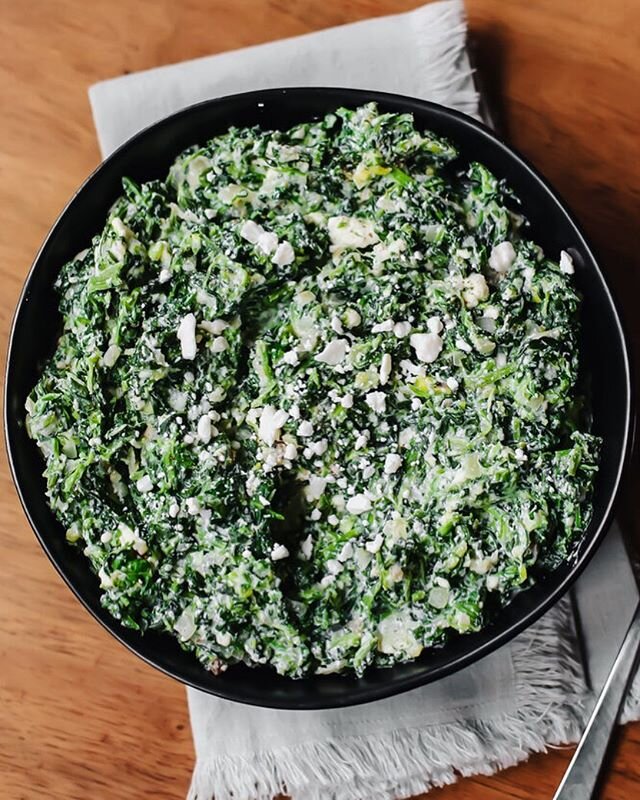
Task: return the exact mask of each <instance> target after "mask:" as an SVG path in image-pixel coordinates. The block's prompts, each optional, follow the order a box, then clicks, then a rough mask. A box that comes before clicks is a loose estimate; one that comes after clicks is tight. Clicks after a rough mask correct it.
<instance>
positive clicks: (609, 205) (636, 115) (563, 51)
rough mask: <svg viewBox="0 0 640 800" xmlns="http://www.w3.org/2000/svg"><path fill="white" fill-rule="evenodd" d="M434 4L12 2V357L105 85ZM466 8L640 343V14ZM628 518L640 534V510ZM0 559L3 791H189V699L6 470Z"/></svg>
mask: <svg viewBox="0 0 640 800" xmlns="http://www.w3.org/2000/svg"><path fill="white" fill-rule="evenodd" d="M417 4H418V3H417V2H412V1H411V0H398V1H397V2H394V1H393V0H324V2H313V1H312V0H297V2H296V0H291V1H290V2H286V0H235V2H233V1H232V2H229V1H228V0H179V1H178V2H177V1H176V0H159V1H158V2H150V1H147V0H137V1H136V2H133V0H129V2H128V1H127V0H109V1H108V2H107V0H92V1H90V2H87V0H55V2H53V0H49V1H47V0H22V1H21V2H15V0H0V30H1V31H2V45H1V46H0V109H1V112H0V113H1V121H0V214H1V220H2V224H1V225H0V281H1V283H0V324H1V330H2V333H1V336H2V349H3V353H4V350H5V348H6V338H7V331H8V328H9V324H10V319H11V315H12V313H13V309H14V305H15V302H16V300H17V297H18V293H19V291H20V287H21V285H22V282H23V280H24V278H25V275H26V274H27V270H28V268H29V265H30V263H31V260H32V258H33V255H34V253H35V252H36V249H37V247H38V245H39V243H40V241H41V240H42V238H43V237H44V235H45V233H46V232H47V229H48V228H49V226H50V225H51V223H52V222H53V220H54V219H55V217H56V215H57V213H58V212H59V210H60V209H61V207H62V206H63V204H64V203H65V201H66V199H67V198H68V197H69V196H70V194H71V192H72V191H73V190H74V188H75V187H76V186H77V185H78V184H79V183H80V182H81V180H82V179H83V178H84V177H85V176H86V175H87V174H88V173H89V172H90V171H91V170H92V169H93V168H94V167H95V165H96V164H97V163H98V160H99V154H98V148H97V145H96V139H95V135H94V129H93V125H92V121H91V115H90V111H89V104H88V101H87V88H88V86H89V85H90V84H91V83H93V82H95V81H97V80H100V79H102V78H107V77H111V76H115V75H120V74H123V73H126V72H131V71H135V70H140V69H145V68H148V67H153V66H157V65H160V64H166V63H171V62H175V61H180V60H183V59H187V58H193V57H195V56H202V55H206V54H209V53H214V52H218V51H223V50H229V49H233V48H237V47H242V46H245V45H250V44H255V43H258V42H262V41H267V40H269V39H274V38H278V37H283V36H292V35H295V34H300V33H305V32H307V31H311V30H314V29H318V28H324V27H328V26H331V25H335V24H340V23H344V22H349V21H353V20H356V19H361V18H365V17H369V16H374V15H380V14H384V13H391V12H397V11H403V10H407V9H409V8H411V7H413V6H415V5H417ZM467 7H468V14H469V23H470V29H471V31H472V32H473V33H474V34H475V35H476V37H477V38H478V41H479V46H480V56H479V64H480V68H481V70H482V73H483V75H484V77H485V80H486V81H487V83H488V86H489V89H490V91H491V93H492V94H493V95H494V97H495V98H496V99H497V100H498V101H499V103H500V107H501V110H502V115H503V121H504V123H505V125H506V130H507V132H508V135H509V137H510V139H511V141H512V142H513V143H514V144H515V145H516V146H517V147H518V148H520V149H521V150H522V151H523V152H524V153H525V154H526V155H527V156H529V157H530V158H531V160H532V161H533V162H534V163H535V164H537V166H538V167H539V168H540V169H541V170H542V171H543V173H545V174H546V176H547V177H548V178H549V179H550V180H551V181H552V182H553V183H554V184H555V185H556V186H557V187H558V189H559V190H560V191H561V193H562V194H564V195H565V197H566V198H567V199H568V201H569V202H570V204H571V205H572V206H573V208H574V209H575V211H576V213H577V215H578V217H579V218H580V219H581V221H582V222H583V224H584V226H585V228H586V230H587V233H588V234H589V236H590V237H591V239H592V241H593V242H594V244H595V246H596V248H597V249H598V250H599V251H600V253H601V254H602V258H603V263H604V264H605V266H606V269H607V271H608V273H609V274H610V276H611V279H612V281H613V283H614V286H615V287H616V288H617V290H618V294H619V297H620V298H621V300H622V303H623V306H625V307H626V311H627V322H628V328H629V332H630V335H631V338H632V340H634V341H635V342H636V344H637V343H638V342H639V341H640V315H638V313H637V310H636V307H635V303H637V298H638V296H639V293H640V278H639V276H640V271H639V269H638V251H639V249H640V248H639V245H638V222H639V211H640V207H639V206H640V204H639V202H638V200H639V195H638V190H639V188H640V158H638V156H639V152H638V134H637V127H638V123H639V122H640V40H639V33H640V14H639V13H638V10H639V4H638V2H637V0H606V1H605V0H468V3H467ZM34 335H37V332H34ZM3 360H4V356H3ZM637 477H638V475H637V473H636V474H635V475H634V476H632V480H633V482H634V483H635V484H636V485H637ZM628 497H629V492H627V498H628ZM623 506H624V508H623V512H625V513H626V517H627V524H635V525H636V527H635V530H636V533H637V532H638V527H637V522H636V521H635V520H634V519H633V516H632V513H631V512H632V504H631V503H630V502H629V501H628V500H627V501H626V502H624V503H623ZM0 553H1V554H0V797H2V798H7V800H32V798H50V799H51V800H76V799H77V800H86V799H87V798H97V799H98V800H125V799H126V800H131V798H134V799H137V798H143V797H153V798H154V799H155V800H161V799H162V798H171V800H175V798H182V797H184V796H185V792H186V788H187V785H188V781H189V776H190V771H191V766H192V760H193V752H192V745H191V739H190V732H189V724H188V719H187V714H186V707H185V693H184V690H183V688H182V687H181V686H180V685H178V684H177V683H175V682H173V681H172V680H170V679H169V678H165V677H163V676H162V675H160V674H159V673H158V672H156V671H155V670H153V669H152V668H150V667H147V666H146V665H145V664H143V663H142V662H141V661H139V660H138V659H137V658H135V657H134V656H133V655H131V654H130V653H128V652H127V651H125V649H124V648H122V647H121V646H120V645H119V644H118V643H117V642H115V640H113V639H111V638H110V637H109V635H108V634H107V633H106V632H105V631H104V630H102V628H101V627H100V626H98V625H97V624H96V623H95V622H93V620H92V619H91V618H90V617H89V615H88V614H87V613H86V612H85V611H84V610H83V609H82V608H81V606H80V605H79V604H78V603H77V602H76V601H75V600H74V599H73V597H72V596H71V593H70V592H69V591H68V589H67V588H66V587H65V586H64V585H63V583H62V581H61V580H60V579H59V578H58V577H57V575H56V574H55V572H54V570H53V569H52V567H51V566H50V565H49V563H48V561H47V559H46V558H45V557H44V555H43V554H42V552H41V551H40V547H39V545H38V544H37V543H36V540H35V538H34V536H33V534H32V533H31V531H30V529H29V527H28V525H27V523H26V521H25V519H24V517H23V514H22V511H21V509H20V507H19V504H18V501H17V499H16V496H15V493H14V490H13V486H12V483H11V479H10V477H9V472H8V468H7V464H6V458H4V456H3V457H2V462H1V464H0ZM570 752H571V751H570V750H568V749H563V750H554V751H553V752H551V753H549V754H547V755H540V756H536V757H533V758H531V759H530V761H529V762H528V763H527V764H525V765H521V766H519V767H516V768H513V769H510V770H507V771H506V772H503V773H502V774H500V775H497V776H495V777H492V778H485V777H480V778H474V779H466V780H463V781H461V782H460V783H459V784H457V785H455V786H451V787H448V788H446V789H442V790H437V791H434V792H433V793H431V795H430V798H432V800H469V799H470V798H473V799H474V800H489V798H491V800H506V798H523V800H524V799H525V798H526V800H538V799H541V798H550V797H551V796H552V794H553V790H554V788H555V786H556V785H557V783H558V782H559V780H560V777H561V775H562V772H563V770H564V768H565V766H566V764H567V762H568V759H569V757H570ZM639 787H640V724H635V725H630V726H627V727H626V728H625V729H624V731H623V733H622V735H621V737H620V744H619V747H618V750H617V755H616V759H615V763H614V765H613V770H612V772H611V773H610V776H609V778H608V781H607V783H606V785H605V787H604V792H603V797H604V798H606V799H607V800H631V798H635V797H638V795H639V794H640V788H639ZM239 800H242V798H240V799H239ZM363 800H366V798H363Z"/></svg>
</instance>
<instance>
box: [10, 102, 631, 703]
mask: <svg viewBox="0 0 640 800" xmlns="http://www.w3.org/2000/svg"><path fill="white" fill-rule="evenodd" d="M370 100H375V101H376V102H377V103H378V104H379V106H380V107H381V108H382V109H383V110H385V111H402V112H406V111H410V112H412V113H413V115H414V117H415V121H416V124H417V126H418V127H419V128H429V129H431V130H433V131H435V132H436V133H437V134H440V135H442V136H446V137H448V138H449V139H451V141H453V142H454V143H455V145H456V146H457V147H458V148H459V150H460V153H461V161H462V162H463V163H464V162H465V161H469V160H478V161H481V162H483V163H484V164H486V165H487V166H488V167H489V168H490V169H491V170H493V172H494V173H496V174H497V175H498V176H499V177H501V178H505V179H506V180H507V181H508V183H509V184H510V186H511V187H512V188H513V189H514V190H515V192H516V193H517V195H518V196H519V197H520V198H521V200H522V204H523V210H524V213H525V214H526V216H527V218H528V219H529V221H530V223H531V225H532V229H533V236H534V238H535V240H536V241H537V242H539V243H540V244H541V245H542V246H543V247H544V249H545V251H546V252H548V253H549V254H550V255H554V256H558V254H559V252H560V250H561V249H565V250H569V251H570V252H571V255H572V256H573V259H574V262H575V264H576V266H577V269H576V279H577V281H578V284H579V287H580V290H581V291H582V294H583V296H584V303H583V308H582V313H583V332H584V335H583V338H584V341H583V344H582V358H583V363H584V364H585V366H586V368H587V370H588V371H589V372H590V375H591V379H592V387H593V390H592V391H593V415H594V432H595V433H597V434H598V435H600V436H601V437H602V438H603V441H604V447H603V451H602V462H601V467H600V471H599V473H598V476H597V480H596V485H595V496H594V501H593V505H594V510H593V519H592V522H591V524H590V525H589V528H588V530H587V532H586V535H585V536H584V540H583V542H582V543H581V545H580V547H579V548H578V550H577V552H576V554H575V557H574V558H573V559H572V560H571V562H570V563H567V564H565V565H564V566H563V567H562V568H560V569H558V570H557V571H556V572H555V573H554V574H552V575H550V576H549V577H548V578H547V579H546V580H544V581H543V582H541V583H539V584H537V585H536V586H534V587H533V588H530V589H527V590H526V591H523V592H522V593H521V594H519V595H518V596H517V597H516V598H515V599H514V600H513V602H512V603H511V604H510V605H509V606H508V607H507V608H506V609H504V610H503V611H502V612H501V613H500V614H499V616H498V617H497V618H496V620H495V621H494V622H493V624H491V625H490V626H488V627H487V628H485V629H484V630H482V631H481V632H479V633H475V634H471V635H466V636H459V637H458V638H456V639H454V640H452V641H451V642H449V643H448V644H447V645H445V646H444V647H440V648H437V649H431V650H428V651H425V652H423V654H422V655H421V656H420V658H419V659H418V660H417V661H415V662H413V663H410V664H403V665H399V666H395V667H392V668H386V669H371V670H369V671H368V672H367V673H366V675H365V676H364V677H363V678H354V677H349V676H339V675H332V676H322V677H311V678H306V679H304V680H292V679H290V678H283V677H280V676H278V675H276V673H275V672H274V671H272V670H271V669H269V668H255V669H249V668H248V667H244V666H234V667H230V668H229V669H228V670H227V672H225V673H223V674H222V675H218V676H217V677H216V676H214V675H212V674H211V673H209V672H206V671H205V670H204V669H203V668H202V667H201V666H200V664H199V663H198V662H197V661H196V659H195V658H194V657H193V656H191V655H189V654H187V653H185V652H183V651H182V650H181V649H180V647H179V645H178V643H177V641H176V640H175V639H173V638H172V637H171V636H169V635H166V634H158V633H148V634H145V635H144V636H142V635H140V634H139V633H136V632H134V631H130V630H127V629H126V628H123V627H121V626H120V625H119V623H118V622H116V621H115V620H114V619H112V617H111V616H110V615H109V614H108V613H107V612H106V611H105V610H104V609H103V608H102V607H101V606H100V600H99V596H100V592H99V588H98V580H97V578H96V576H95V575H93V573H92V572H91V571H90V569H89V567H88V563H87V561H86V559H85V557H84V556H83V555H82V553H81V552H80V551H79V550H77V549H75V548H72V547H70V546H69V545H68V544H67V543H66V541H65V537H64V532H63V530H62V528H61V526H60V525H59V524H58V522H57V521H56V520H55V518H54V516H53V514H52V513H51V511H50V510H49V507H48V505H47V502H46V498H45V486H44V481H43V479H42V478H41V472H42V468H43V464H42V459H41V456H40V453H39V451H38V450H37V448H36V447H35V445H34V444H33V442H32V441H31V440H30V439H29V438H28V436H27V434H26V431H25V428H24V423H23V420H24V411H23V409H24V401H25V398H26V396H27V394H28V392H29V391H30V389H31V388H32V387H33V385H34V383H35V382H36V380H37V378H38V373H39V369H40V367H41V365H42V363H43V361H44V359H46V358H47V356H49V355H50V354H51V352H52V350H53V348H54V346H55V343H56V338H57V335H58V330H59V326H60V318H59V315H58V313H57V311H56V307H57V300H56V297H55V294H54V292H53V290H52V284H53V282H54V279H55V277H56V275H57V274H58V271H59V269H60V267H61V265H62V264H64V262H65V261H67V260H68V259H70V258H72V257H73V256H74V255H75V254H76V253H77V252H78V251H80V250H82V249H83V248H85V247H86V246H87V244H88V243H89V241H90V239H91V237H92V236H93V235H94V234H95V233H96V232H98V231H99V230H100V229H101V228H102V226H103V223H104V220H105V217H106V215H107V211H108V209H109V207H110V206H111V204H112V203H113V201H114V200H115V199H116V197H117V196H118V195H119V194H120V193H121V178H122V176H124V175H128V176H130V177H132V178H134V179H135V180H137V181H146V180H149V179H151V178H161V177H164V176H165V175H166V174H167V171H168V169H169V166H170V165H171V163H172V162H173V160H174V159H175V157H176V156H177V155H178V153H180V151H181V150H183V149H184V148H186V147H187V146H189V145H192V144H194V143H198V142H204V141H206V140H207V139H209V138H210V137H211V136H214V135H215V134H219V133H222V132H223V131H225V130H226V129H227V128H228V127H229V126H230V125H237V126H246V125H255V124H259V125H262V126H264V127H267V128H285V127H288V126H290V125H292V124H294V123H297V122H300V121H304V120H311V119H315V118H318V117H320V116H322V115H323V114H325V113H327V112H329V111H332V110H334V109H336V108H337V107H339V106H342V105H347V106H352V107H353V106H357V105H360V104H362V103H365V102H367V101H370ZM630 411H631V384H630V378H629V359H628V354H627V347H626V344H625V339H624V335H623V331H622V328H621V324H620V319H619V316H618V311H617V309H616V306H615V303H614V301H613V299H612V297H611V293H610V291H609V287H608V285H607V282H606V280H605V278H604V276H603V274H602V272H601V270H600V267H599V266H598V264H597V262H596V259H595V258H594V256H593V254H592V252H591V250H590V249H589V246H588V245H587V243H586V242H585V240H584V237H583V235H582V234H581V232H580V230H579V229H578V227H577V225H576V223H575V222H574V220H573V217H572V216H571V214H570V213H569V211H568V210H567V208H566V207H565V205H564V203H563V202H562V201H561V200H560V199H559V198H558V196H557V195H556V193H555V192H554V191H553V190H552V189H551V187H550V186H549V185H548V184H547V183H546V182H545V181H544V179H543V178H541V177H540V175H538V173H537V172H536V171H535V170H534V169H533V168H532V167H531V166H530V165H529V164H527V163H526V161H524V160H523V159H522V157H521V156H519V155H518V154H517V153H515V152H514V151H513V150H512V149H511V148H509V147H508V146H507V145H506V144H504V142H502V141H501V140H500V139H499V138H498V137H497V136H496V135H495V134H494V133H492V132H491V131H490V130H488V129H487V128H485V127H484V126H482V125H480V124H479V123H477V122H475V121H474V120H473V119H471V118H469V117H466V116H463V115H462V114H458V113H456V112H454V111H450V110H448V109H446V108H442V107H440V106H437V105H434V104H432V103H426V102H422V101H420V100H413V99H410V98H406V97H398V96H395V95H390V94H381V93H377V92H363V91H353V90H347V89H279V90H272V91H259V92H252V93H249V94H240V95H235V96H232V97H225V98H222V99H219V100H211V101H208V102H204V103H201V104H199V105H195V106H192V107H190V108H187V109H185V110H184V111H181V112H180V113H178V114H175V115H174V116H172V117H169V118H168V119H165V120H163V121H162V122H159V123H157V124H156V125H153V126H151V127H150V128H147V129H146V130H144V131H142V133H139V134H138V135H137V136H134V137H133V138H132V139H130V140H129V141H128V142H127V143H126V144H124V145H123V146H122V147H121V148H120V149H119V150H117V151H116V152H115V153H114V154H113V155H111V156H110V157H109V158H108V159H107V160H106V161H105V162H104V163H103V164H102V165H101V166H100V167H99V168H98V169H97V170H96V171H95V172H94V173H93V175H91V177H90V178H89V179H88V180H87V181H86V182H85V183H84V184H83V186H82V187H81V188H80V189H79V191H78V192H77V194H76V195H75V196H74V197H73V198H72V200H71V202H70V203H69V205H68V206H67V207H66V208H65V210H64V211H63V212H62V214H61V216H60V218H59V219H58V221H57V222H56V224H55V225H54V226H53V228H52V230H51V232H50V233H49V235H48V237H47V239H46V241H45V243H44V244H43V246H42V248H41V250H40V252H39V253H38V255H37V257H36V260H35V262H34V264H33V267H32V268H31V272H30V273H29V277H28V278H27V282H26V284H25V287H24V290H23V293H22V296H21V298H20V302H19V305H18V309H17V312H16V315H15V319H14V323H13V330H12V332H11V340H10V345H9V356H8V364H7V375H6V403H5V428H6V439H7V445H8V451H9V458H10V461H11V467H12V470H13V477H14V480H15V483H16V486H17V489H18V493H19V495H20V499H21V500H22V504H23V506H24V509H25V511H26V514H27V516H28V518H29V521H30V523H31V525H32V527H33V529H34V531H35V532H36V535H37V536H38V538H39V539H40V543H41V544H42V547H43V548H44V549H45V551H46V552H47V554H48V556H49V558H50V559H51V561H52V562H53V564H54V565H55V567H56V568H57V569H58V571H59V572H60V574H61V575H62V577H63V578H64V580H65V581H66V582H67V584H68V585H69V587H70V588H71V589H72V590H73V591H74V592H75V594H76V596H77V597H78V598H79V599H80V601H81V602H82V603H83V604H84V605H85V606H86V608H87V609H89V611H90V612H91V613H92V614H93V615H94V617H95V618H96V619H97V620H99V621H100V622H101V623H102V624H103V625H104V626H105V628H107V629H108V630H109V631H110V632H111V633H112V634H113V635H114V636H115V637H116V638H117V639H119V640H120V641H121V642H122V643H123V644H125V645H126V646H127V647H128V648H129V649H130V650H132V651H133V652H134V653H137V655H139V656H140V657H141V658H143V659H144V660H145V661H147V662H148V663H150V664H152V665H153V666H155V667H157V668H158V669H161V670H162V671H163V672H165V673H167V674H169V675H171V676H173V677H174V678H177V679H178V680H180V681H182V682H183V683H186V684H189V685H191V686H194V687H196V688H198V689H201V690H204V691H206V692H211V693H212V694H216V695H220V696H222V697H226V698H229V699H232V700H237V701H240V702H243V703H250V704H254V705H261V706H271V707H276V708H291V709H317V708H330V707H335V706H347V705H352V704H356V703H363V702H367V701H370V700H375V699H377V698H381V697H385V696H388V695H393V694H396V693H398V692H403V691H405V690H407V689H411V688H414V687H416V686H420V685H422V684H425V683H428V682H429V681H434V680H436V679H438V678H441V677H443V676H445V675H449V674H451V673H452V672H454V671H456V670H458V669H460V668H461V667H465V666H467V665H469V664H471V663H473V662H474V661H477V660H478V659H480V658H482V657H483V656H485V655H487V654H488V653H490V652H491V651H492V650H495V649H496V648H497V647H499V646H500V645H502V644H504V643H505V642H507V641H508V640H509V639H511V637H513V636H515V635H516V634H517V633H519V632H520V631H522V630H523V629H524V628H526V627H527V626H528V625H530V624H531V623H532V622H534V621H535V620H536V619H537V618H538V617H539V616H540V615H541V614H542V613H543V612H544V611H545V610H546V609H548V608H549V607H550V606H551V605H552V604H553V603H555V602H556V601H557V600H558V598H560V597H561V596H562V595H563V594H564V593H565V592H566V590H567V589H568V588H569V587H570V586H571V584H572V583H573V582H574V581H575V579H576V578H577V576H578V575H579V574H580V572H581V571H582V569H583V568H584V566H585V565H586V564H587V562H588V561H589V559H590V558H591V556H592V555H593V553H594V551H595V550H596V548H597V547H598V545H599V544H600V542H601V540H602V538H603V536H604V535H605V533H606V530H607V527H608V525H609V522H610V520H611V513H612V506H613V502H614V500H615V496H616V493H617V491H618V487H619V484H620V479H621V474H622V471H623V467H624V464H625V461H626V459H627V456H628V451H629V446H630V433H631V430H630V429H631V413H630Z"/></svg>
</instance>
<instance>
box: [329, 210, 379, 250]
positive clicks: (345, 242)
mask: <svg viewBox="0 0 640 800" xmlns="http://www.w3.org/2000/svg"><path fill="white" fill-rule="evenodd" d="M327 230H328V231H329V238H330V240H331V244H332V247H333V249H334V250H336V249H344V248H358V249H361V248H364V247H370V246H371V245H373V244H375V243H376V242H378V241H379V236H378V234H377V233H376V230H375V226H374V223H373V222H372V220H368V219H360V218H359V217H345V216H339V217H329V219H328V220H327Z"/></svg>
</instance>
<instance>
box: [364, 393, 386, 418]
mask: <svg viewBox="0 0 640 800" xmlns="http://www.w3.org/2000/svg"><path fill="white" fill-rule="evenodd" d="M364 401H365V403H366V404H367V405H368V406H369V408H370V409H371V410H372V411H374V412H375V413H376V414H383V413H384V411H385V409H386V404H387V396H386V395H385V393H384V392H369V393H368V394H366V395H365V398H364Z"/></svg>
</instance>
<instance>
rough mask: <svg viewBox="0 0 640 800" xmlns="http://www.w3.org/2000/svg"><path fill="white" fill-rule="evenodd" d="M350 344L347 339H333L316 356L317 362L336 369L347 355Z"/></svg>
mask: <svg viewBox="0 0 640 800" xmlns="http://www.w3.org/2000/svg"><path fill="white" fill-rule="evenodd" d="M348 349H349V342H348V341H347V340H346V339H333V340H332V341H330V342H328V343H327V344H326V345H325V347H324V348H323V350H322V351H321V352H320V353H318V354H317V355H316V361H321V362H322V363H323V364H328V365H329V366H332V367H335V366H336V365H337V364H339V363H340V362H341V361H342V360H343V359H344V357H345V356H346V354H347V350H348Z"/></svg>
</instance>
